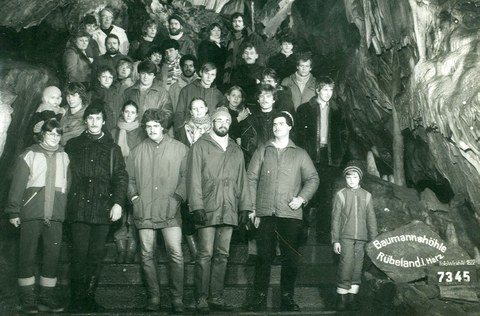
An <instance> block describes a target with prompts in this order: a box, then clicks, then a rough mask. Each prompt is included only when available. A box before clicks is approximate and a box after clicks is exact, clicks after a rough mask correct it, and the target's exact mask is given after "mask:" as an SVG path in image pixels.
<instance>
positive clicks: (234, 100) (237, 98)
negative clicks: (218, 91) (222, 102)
mask: <svg viewBox="0 0 480 316" xmlns="http://www.w3.org/2000/svg"><path fill="white" fill-rule="evenodd" d="M227 100H228V103H230V105H232V106H233V107H237V106H239V105H240V103H242V93H241V92H240V91H238V90H232V92H230V94H227Z"/></svg>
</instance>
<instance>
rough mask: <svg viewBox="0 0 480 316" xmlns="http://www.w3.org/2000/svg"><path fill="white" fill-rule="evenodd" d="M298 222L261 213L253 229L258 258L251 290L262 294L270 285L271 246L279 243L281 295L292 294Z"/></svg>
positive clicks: (296, 256)
mask: <svg viewBox="0 0 480 316" xmlns="http://www.w3.org/2000/svg"><path fill="white" fill-rule="evenodd" d="M301 231H302V221H301V220H298V219H292V218H282V217H276V216H263V217H261V219H260V225H259V226H258V229H257V247H258V259H257V262H256V264H255V278H254V289H255V291H256V292H257V293H258V292H264V293H266V292H267V290H268V286H269V284H270V271H271V264H272V261H273V259H274V257H275V245H276V243H277V238H278V243H279V245H280V253H281V263H282V270H281V274H280V292H281V294H282V295H283V294H291V295H293V292H294V287H295V280H296V278H297V271H298V261H299V260H298V259H299V258H300V254H299V253H298V248H299V246H300V233H301Z"/></svg>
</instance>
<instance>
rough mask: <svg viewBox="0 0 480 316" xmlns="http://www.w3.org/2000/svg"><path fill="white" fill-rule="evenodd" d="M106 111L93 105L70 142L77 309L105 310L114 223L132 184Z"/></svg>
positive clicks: (69, 214) (70, 213) (69, 204)
mask: <svg viewBox="0 0 480 316" xmlns="http://www.w3.org/2000/svg"><path fill="white" fill-rule="evenodd" d="M105 118H106V115H105V110H104V109H103V108H101V107H97V106H94V105H92V106H89V107H87V109H86V110H85V113H84V114H83V119H84V121H85V123H86V125H87V130H86V131H85V132H83V133H82V134H81V135H80V136H78V137H75V138H73V139H71V140H69V141H68V143H67V145H66V147H65V152H66V153H67V154H68V156H69V158H70V170H71V173H72V185H71V188H70V192H69V193H68V200H67V220H68V221H69V223H70V224H71V231H72V273H71V275H72V281H71V286H72V288H71V293H72V299H71V306H70V310H71V311H72V312H102V311H104V310H105V308H104V307H103V306H101V305H98V304H97V302H96V301H95V292H96V289H97V286H98V280H99V277H100V272H101V270H102V262H103V257H104V254H105V243H106V239H107V235H108V231H109V229H110V224H111V223H112V222H115V221H117V220H118V219H120V218H121V217H122V209H123V203H124V202H125V198H126V194H127V186H128V175H127V172H126V171H125V162H124V160H123V156H122V151H121V149H120V147H119V146H118V145H117V144H115V143H114V142H113V139H112V137H111V136H110V133H104V132H103V131H102V127H103V125H105Z"/></svg>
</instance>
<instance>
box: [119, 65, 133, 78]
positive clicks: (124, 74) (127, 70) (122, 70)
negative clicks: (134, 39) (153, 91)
mask: <svg viewBox="0 0 480 316" xmlns="http://www.w3.org/2000/svg"><path fill="white" fill-rule="evenodd" d="M117 72H118V78H119V79H125V78H128V77H129V76H130V74H131V73H132V67H131V65H130V64H127V63H123V64H121V65H120V66H118V67H117Z"/></svg>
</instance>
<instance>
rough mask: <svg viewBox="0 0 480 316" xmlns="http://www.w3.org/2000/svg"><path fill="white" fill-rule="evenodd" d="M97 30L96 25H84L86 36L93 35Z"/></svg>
mask: <svg viewBox="0 0 480 316" xmlns="http://www.w3.org/2000/svg"><path fill="white" fill-rule="evenodd" d="M96 30H97V25H96V24H85V31H87V33H88V34H90V35H91V34H93V33H94V32H95V31H96Z"/></svg>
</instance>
